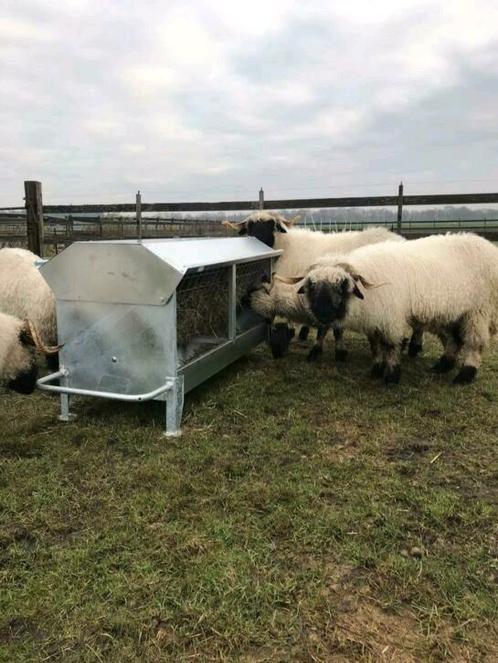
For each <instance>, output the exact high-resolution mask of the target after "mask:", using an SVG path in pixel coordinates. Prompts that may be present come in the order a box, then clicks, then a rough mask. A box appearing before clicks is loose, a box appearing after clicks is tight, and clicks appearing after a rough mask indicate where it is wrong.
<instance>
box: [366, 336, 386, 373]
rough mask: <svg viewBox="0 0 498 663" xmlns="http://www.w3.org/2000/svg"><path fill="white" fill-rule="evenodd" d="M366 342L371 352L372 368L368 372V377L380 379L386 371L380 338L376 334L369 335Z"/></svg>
mask: <svg viewBox="0 0 498 663" xmlns="http://www.w3.org/2000/svg"><path fill="white" fill-rule="evenodd" d="M368 342H369V343H370V350H371V351H372V361H373V364H372V368H371V370H370V375H371V377H373V378H381V377H382V376H383V375H384V371H385V370H386V364H385V362H384V356H383V354H382V352H381V349H380V338H379V335H378V334H371V335H370V336H369V337H368Z"/></svg>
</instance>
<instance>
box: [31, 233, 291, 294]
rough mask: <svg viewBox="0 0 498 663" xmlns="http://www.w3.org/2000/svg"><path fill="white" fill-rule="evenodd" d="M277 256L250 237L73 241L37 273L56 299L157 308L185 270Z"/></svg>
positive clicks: (171, 292)
mask: <svg viewBox="0 0 498 663" xmlns="http://www.w3.org/2000/svg"><path fill="white" fill-rule="evenodd" d="M280 253H281V251H274V250H273V249H271V248H269V247H268V246H266V244H263V243H262V242H260V241H259V240H257V239H256V238H254V237H234V238H231V237H228V238H226V237H220V238H181V239H147V240H143V241H137V240H122V241H102V242H75V243H74V244H71V245H70V246H69V247H68V248H67V249H65V250H64V251H63V252H62V253H61V254H59V255H58V256H56V257H55V258H53V259H52V260H50V261H49V262H48V263H46V264H45V265H43V266H42V267H41V269H40V271H41V273H42V274H43V276H44V278H45V280H46V281H47V283H48V284H49V285H50V287H51V288H52V289H53V291H54V293H55V296H56V298H57V299H60V300H67V301H87V302H108V303H123V304H125V303H126V304H146V305H163V304H164V303H165V302H167V301H168V300H169V299H170V297H171V295H172V294H173V293H174V292H175V290H176V288H177V286H178V284H179V283H180V281H181V280H182V278H183V276H184V275H185V273H186V272H187V271H188V270H189V269H198V270H202V269H203V268H205V267H212V266H215V265H220V266H221V265H229V264H235V263H241V262H250V261H253V260H260V259H264V258H272V257H278V256H279V255H280Z"/></svg>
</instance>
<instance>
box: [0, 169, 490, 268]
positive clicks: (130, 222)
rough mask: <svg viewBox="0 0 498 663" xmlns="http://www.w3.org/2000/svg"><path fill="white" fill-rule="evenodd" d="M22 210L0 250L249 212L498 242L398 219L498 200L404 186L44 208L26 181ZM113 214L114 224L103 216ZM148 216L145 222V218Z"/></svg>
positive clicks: (471, 225)
mask: <svg viewBox="0 0 498 663" xmlns="http://www.w3.org/2000/svg"><path fill="white" fill-rule="evenodd" d="M24 184H25V193H26V197H25V205H24V213H23V207H4V208H0V244H2V245H10V244H15V245H23V246H25V245H27V246H28V248H30V249H31V250H33V251H35V252H36V253H38V254H40V255H41V254H42V253H43V252H44V247H47V246H52V247H53V248H54V250H55V251H56V252H57V251H58V250H59V248H60V247H64V246H67V245H68V244H71V243H72V242H75V241H81V240H98V239H135V238H137V237H143V238H144V239H145V238H157V237H191V236H207V235H211V236H212V235H227V234H230V231H227V229H226V228H225V227H224V226H222V225H221V223H220V221H221V220H222V217H221V215H220V218H218V219H212V218H209V219H200V218H184V219H179V218H174V217H170V218H164V217H159V216H157V217H151V216H150V214H151V213H154V212H155V213H165V212H170V213H172V212H199V211H203V212H211V213H212V212H236V213H237V212H238V213H240V212H246V213H247V212H250V211H251V210H255V209H277V210H278V209H279V210H286V209H287V210H291V209H292V210H300V211H301V212H302V213H303V219H302V221H301V222H300V224H301V225H304V226H305V227H310V228H313V229H315V230H322V231H324V232H333V231H341V230H360V229H363V228H365V227H367V226H369V225H377V226H379V225H383V226H386V227H388V228H390V229H392V230H396V231H397V232H398V233H400V234H402V235H404V236H405V237H408V238H417V237H423V236H424V235H429V234H433V233H440V232H447V231H462V230H468V231H472V232H476V233H479V234H481V235H483V236H485V237H487V238H488V239H492V240H495V241H498V218H496V219H495V218H490V219H488V218H483V219H465V220H460V219H455V220H446V219H444V220H437V219H433V220H430V221H427V220H422V219H416V220H415V219H403V208H404V206H405V205H409V206H414V205H426V206H427V205H434V206H440V205H470V204H473V205H475V204H490V203H498V193H475V194H436V195H405V194H404V191H403V184H400V186H399V188H398V194H397V195H395V196H366V197H365V196H363V197H354V198H306V199H289V200H265V198H264V192H263V190H262V189H261V190H260V191H259V193H258V199H257V200H252V201H228V202H216V203H212V202H187V203H144V202H142V197H141V195H140V193H138V194H137V195H136V202H135V204H116V205H113V204H102V205H93V204H91V205H44V204H43V201H42V195H41V183H40V182H32V181H29V182H25V183H24ZM358 207H368V208H370V207H374V208H378V207H395V208H396V210H397V215H396V219H393V218H391V219H389V218H387V216H386V219H384V220H382V219H380V220H379V219H375V220H368V221H367V220H358V219H356V218H354V219H350V220H348V219H347V218H346V219H345V220H340V221H339V220H332V219H325V220H323V219H320V220H319V221H317V220H316V219H314V218H313V212H311V211H310V213H309V214H308V213H306V210H319V209H330V208H339V209H344V208H358ZM109 214H113V215H114V217H108V216H107V215H109ZM147 215H149V216H147Z"/></svg>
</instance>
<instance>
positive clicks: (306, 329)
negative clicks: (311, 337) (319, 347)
mask: <svg viewBox="0 0 498 663" xmlns="http://www.w3.org/2000/svg"><path fill="white" fill-rule="evenodd" d="M309 333H310V328H309V327H301V329H300V330H299V336H298V338H299V340H300V341H306V340H307V338H308V334H309Z"/></svg>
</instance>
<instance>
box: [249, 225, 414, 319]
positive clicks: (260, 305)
mask: <svg viewBox="0 0 498 663" xmlns="http://www.w3.org/2000/svg"><path fill="white" fill-rule="evenodd" d="M385 241H392V242H404V241H405V240H404V239H403V238H402V237H400V236H399V235H396V234H395V233H392V232H390V231H389V230H386V228H377V227H376V228H369V229H368V230H354V231H346V232H336V233H323V232H318V231H314V230H307V229H304V228H290V229H289V230H288V232H286V233H281V232H276V233H275V245H274V248H275V249H282V250H283V254H282V255H281V256H280V258H278V260H277V263H276V266H275V274H278V275H279V276H296V275H299V274H304V273H305V272H306V271H307V270H308V269H309V267H310V266H311V265H313V264H314V263H315V262H316V261H317V260H318V259H319V258H321V257H323V256H324V255H331V254H344V253H347V252H349V251H352V250H353V249H356V248H358V247H360V246H365V245H369V244H375V243H378V242H385ZM251 307H252V308H253V309H254V310H255V311H256V313H259V315H261V316H263V317H265V318H266V319H270V320H271V319H272V318H273V317H274V316H275V315H280V316H283V317H286V318H288V319H289V320H291V321H292V322H297V323H300V324H306V325H313V326H316V324H317V323H316V320H315V318H314V316H313V315H312V314H311V313H310V311H309V310H307V307H306V305H305V304H304V302H303V298H302V297H301V296H300V295H298V294H297V293H296V290H295V288H293V287H292V286H289V285H288V284H286V283H282V282H281V281H278V280H276V279H273V280H272V285H271V289H270V290H269V291H266V290H265V289H260V290H257V291H255V292H254V293H252V295H251Z"/></svg>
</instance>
